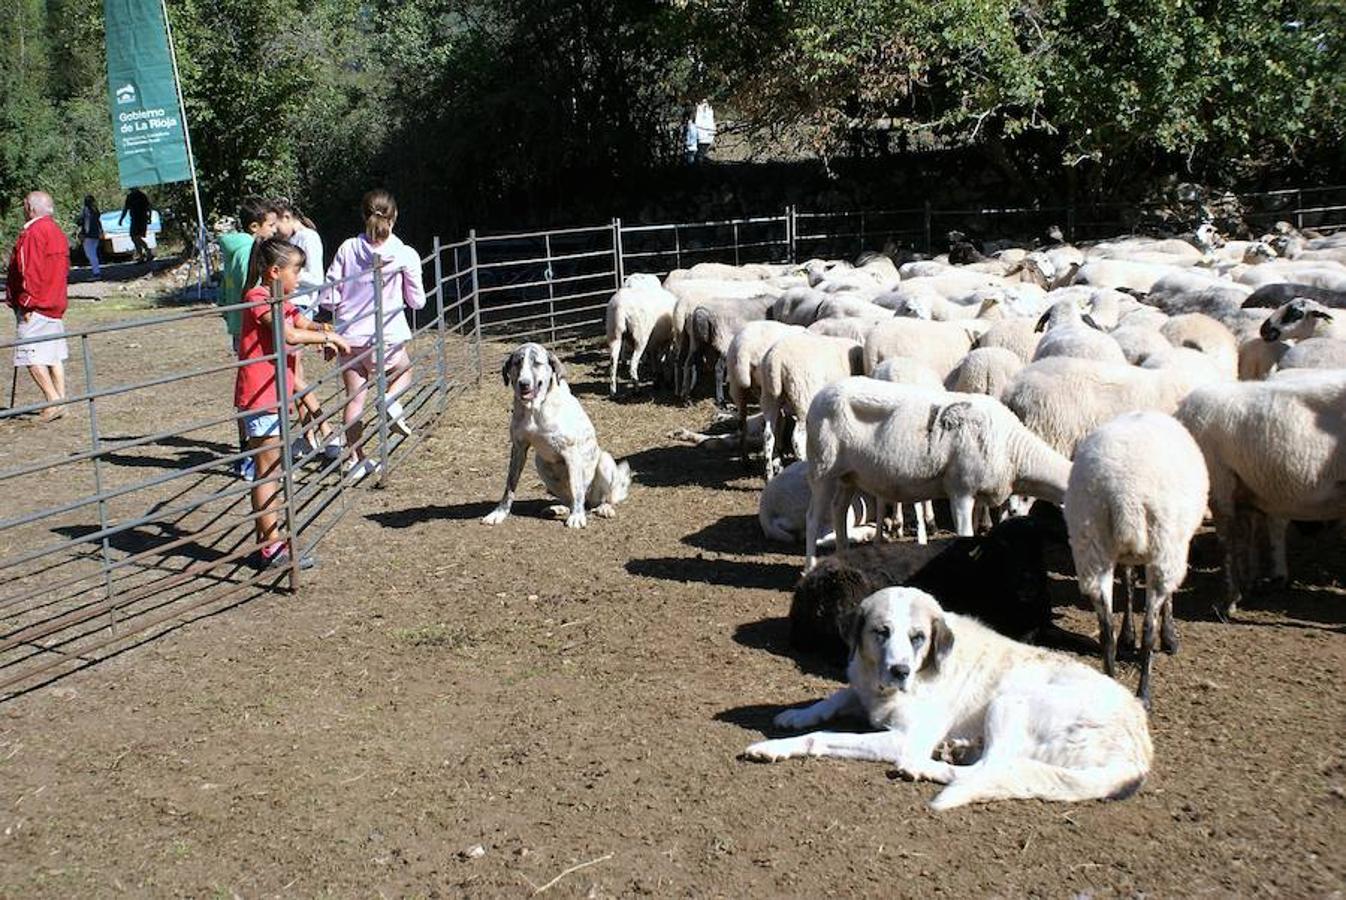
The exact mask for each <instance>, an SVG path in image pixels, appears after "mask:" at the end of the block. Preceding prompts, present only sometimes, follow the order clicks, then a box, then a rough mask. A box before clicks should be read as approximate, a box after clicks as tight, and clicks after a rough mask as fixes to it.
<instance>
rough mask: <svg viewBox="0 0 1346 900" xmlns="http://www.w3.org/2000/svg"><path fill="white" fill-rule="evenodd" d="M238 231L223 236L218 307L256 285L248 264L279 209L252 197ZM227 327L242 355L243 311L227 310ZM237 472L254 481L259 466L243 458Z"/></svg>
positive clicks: (242, 442) (243, 440)
mask: <svg viewBox="0 0 1346 900" xmlns="http://www.w3.org/2000/svg"><path fill="white" fill-rule="evenodd" d="M238 228H239V230H238V231H231V232H229V233H228V234H222V235H220V269H221V276H220V290H219V293H218V294H216V295H215V305H216V306H238V305H239V304H240V303H242V302H243V292H244V291H246V290H247V289H248V288H249V287H251V286H252V285H249V284H246V283H245V282H246V281H247V280H248V263H249V262H250V261H251V259H252V246H253V244H254V243H255V242H256V241H264V240H266V239H267V238H269V237H271V236H272V235H273V234H275V233H276V207H275V205H274V204H272V203H271V201H269V200H263V199H261V198H259V197H249V198H248V199H246V200H244V201H243V202H242V203H241V204H239V207H238ZM221 315H223V316H224V324H225V325H226V326H227V327H228V329H229V337H230V340H231V343H232V344H233V348H234V354H235V355H237V354H238V335H239V332H240V331H241V330H242V326H243V311H242V310H240V309H226V310H225V311H224V312H223V313H221ZM247 445H248V436H247V434H245V433H244V430H243V420H242V419H239V420H238V449H239V452H240V453H241V452H242V451H243V450H244V449H245V448H246V447H247ZM234 471H235V472H237V473H238V474H239V475H240V476H241V477H242V478H243V479H244V480H246V481H252V479H253V475H254V474H256V471H257V466H256V464H255V463H254V462H253V460H252V458H251V457H247V458H244V459H240V460H239V461H238V462H237V463H235V464H234Z"/></svg>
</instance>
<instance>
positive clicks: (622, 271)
mask: <svg viewBox="0 0 1346 900" xmlns="http://www.w3.org/2000/svg"><path fill="white" fill-rule="evenodd" d="M612 263H613V265H612V271H613V273H614V274H615V276H616V279H617V283H616V285H615V286H614V288H613V289H614V290H621V289H622V282H624V281H626V261H625V260H623V259H622V220H621V219H613V220H612Z"/></svg>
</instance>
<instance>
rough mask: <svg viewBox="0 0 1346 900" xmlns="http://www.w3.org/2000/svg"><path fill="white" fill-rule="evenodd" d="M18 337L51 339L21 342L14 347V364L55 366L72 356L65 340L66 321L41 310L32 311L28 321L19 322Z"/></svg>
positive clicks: (21, 338)
mask: <svg viewBox="0 0 1346 900" xmlns="http://www.w3.org/2000/svg"><path fill="white" fill-rule="evenodd" d="M17 336H18V339H19V340H24V339H26V338H40V337H50V338H52V340H49V341H37V342H36V343H32V344H19V345H18V346H17V347H15V348H14V365H15V366H18V367H20V368H22V367H23V366H54V365H57V364H58V363H60V362H61V361H62V360H64V359H66V358H67V357H69V356H70V348H69V347H68V346H67V345H66V342H65V323H64V322H62V321H61V320H60V319H53V318H50V317H48V316H44V315H42V313H40V312H30V313H29V314H28V321H27V322H23V321H20V322H19V328H18V335H17Z"/></svg>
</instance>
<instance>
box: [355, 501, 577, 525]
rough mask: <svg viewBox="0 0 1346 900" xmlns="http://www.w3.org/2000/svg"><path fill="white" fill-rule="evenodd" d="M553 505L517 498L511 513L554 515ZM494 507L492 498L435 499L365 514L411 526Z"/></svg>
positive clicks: (464, 517)
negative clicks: (471, 500) (550, 511)
mask: <svg viewBox="0 0 1346 900" xmlns="http://www.w3.org/2000/svg"><path fill="white" fill-rule="evenodd" d="M553 505H555V501H552V502H548V501H546V500H516V501H515V502H514V506H513V507H512V508H511V509H510V515H511V516H522V517H524V518H534V519H544V518H550V516H548V515H547V510H548V509H550V508H551V507H552V506H553ZM493 509H495V504H494V503H492V502H490V501H477V502H475V503H450V504H438V503H432V504H429V505H427V506H410V507H407V508H406V509H390V510H387V511H386V512H375V513H366V514H365V518H366V519H368V520H369V521H371V522H373V523H374V524H376V525H381V526H382V527H384V528H411V527H413V526H415V525H420V524H422V523H425V522H439V521H450V522H453V521H457V522H467V521H471V520H473V519H480V518H481V517H482V516H484V515H486V514H487V513H488V512H490V511H491V510H493Z"/></svg>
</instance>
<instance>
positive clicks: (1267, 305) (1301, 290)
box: [1243, 281, 1346, 309]
mask: <svg viewBox="0 0 1346 900" xmlns="http://www.w3.org/2000/svg"><path fill="white" fill-rule="evenodd" d="M1296 297H1307V298H1308V299H1309V300H1314V301H1316V302H1318V303H1321V304H1322V305H1323V306H1330V307H1332V308H1333V309H1343V308H1346V291H1333V290H1328V289H1327V288H1320V287H1314V286H1313V285H1311V284H1285V283H1283V282H1279V281H1278V282H1276V283H1275V284H1264V285H1262V286H1261V287H1260V288H1258V289H1257V290H1255V291H1253V292H1252V293H1251V294H1249V295H1248V299H1246V300H1244V301H1243V308H1244V309H1276V308H1277V307H1280V306H1283V305H1285V304H1286V303H1289V302H1290V301H1291V300H1294V299H1295V298H1296Z"/></svg>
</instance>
